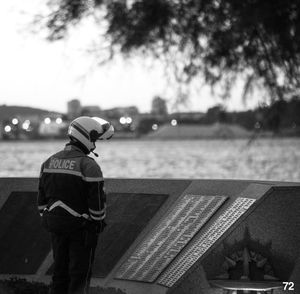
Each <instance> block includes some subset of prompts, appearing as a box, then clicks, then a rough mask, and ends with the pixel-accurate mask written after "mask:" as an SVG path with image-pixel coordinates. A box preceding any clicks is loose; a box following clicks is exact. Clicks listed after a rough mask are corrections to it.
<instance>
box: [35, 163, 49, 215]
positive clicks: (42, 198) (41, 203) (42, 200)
mask: <svg viewBox="0 0 300 294" xmlns="http://www.w3.org/2000/svg"><path fill="white" fill-rule="evenodd" d="M43 169H44V164H42V167H41V171H40V177H39V185H38V196H37V206H38V210H39V214H40V216H42V215H43V211H44V209H45V208H46V207H47V199H46V195H45V191H44V183H43Z"/></svg>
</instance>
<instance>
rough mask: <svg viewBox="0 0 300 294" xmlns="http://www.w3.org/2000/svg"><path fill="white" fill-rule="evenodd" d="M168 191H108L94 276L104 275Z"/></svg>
mask: <svg viewBox="0 0 300 294" xmlns="http://www.w3.org/2000/svg"><path fill="white" fill-rule="evenodd" d="M167 197H168V196H167V195H155V194H133V193H129V194H125V193H123V194H120V193H111V194H109V195H108V197H107V198H108V209H107V227H106V229H105V231H104V232H103V234H101V235H100V239H99V244H98V247H97V251H96V255H95V264H94V273H93V276H94V277H105V276H106V275H107V274H108V273H109V272H110V271H111V270H112V268H113V267H114V266H115V265H116V263H117V262H118V261H119V259H120V258H121V257H122V255H123V254H124V253H125V252H126V251H127V249H128V248H129V246H130V245H131V244H132V243H133V242H134V240H135V239H136V238H137V236H138V235H139V234H140V233H141V231H142V230H143V229H144V227H145V226H146V225H147V224H148V222H149V221H150V220H151V218H152V217H153V216H154V214H155V213H156V212H157V210H158V209H159V208H160V207H161V205H162V204H163V203H164V201H165V200H166V199H167Z"/></svg>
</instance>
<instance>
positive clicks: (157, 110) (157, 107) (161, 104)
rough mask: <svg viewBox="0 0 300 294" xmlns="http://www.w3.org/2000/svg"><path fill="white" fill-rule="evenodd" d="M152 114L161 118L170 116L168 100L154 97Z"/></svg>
mask: <svg viewBox="0 0 300 294" xmlns="http://www.w3.org/2000/svg"><path fill="white" fill-rule="evenodd" d="M151 113H152V114H154V115H161V116H166V115H168V109H167V103H166V100H165V99H162V98H160V97H158V96H156V97H154V98H153V100H152V107H151Z"/></svg>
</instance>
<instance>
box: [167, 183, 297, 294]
mask: <svg viewBox="0 0 300 294" xmlns="http://www.w3.org/2000/svg"><path fill="white" fill-rule="evenodd" d="M189 188H190V187H189ZM248 190H249V189H248ZM256 190H257V189H256ZM253 191H254V190H253ZM257 191H258V190H257ZM262 191H263V190H262ZM248 192H249V193H248ZM248 192H247V194H248V195H247V194H246V195H245V194H244V193H241V195H243V194H244V195H245V196H250V195H251V191H250V190H249V191H248ZM224 237H225V238H223V240H222V242H219V244H216V246H215V247H213V248H212V249H211V250H210V251H209V252H208V254H206V255H204V257H203V258H202V259H201V260H200V261H198V262H197V263H196V264H195V265H194V266H193V267H192V268H191V270H190V271H188V272H187V273H186V275H185V276H184V277H183V278H182V279H181V280H179V282H178V283H177V284H176V285H175V286H174V287H173V288H171V289H169V291H168V293H172V294H174V293H176V294H177V293H178V294H179V293H196V292H195V291H196V290H195V289H197V288H198V289H199V292H198V293H202V292H203V293H210V292H209V291H216V292H213V293H218V290H217V289H214V290H213V289H211V290H209V289H206V290H203V291H202V292H201V287H202V286H201V285H205V284H206V282H207V280H210V279H214V278H216V277H217V276H218V275H221V274H224V272H225V270H224V267H223V264H224V261H225V256H230V254H233V253H234V252H236V251H238V250H241V249H243V248H244V247H247V248H249V250H252V251H254V252H257V253H259V254H261V255H262V256H264V257H266V258H267V267H264V271H267V269H268V267H271V270H270V269H269V270H270V273H272V274H273V275H274V276H275V277H277V278H278V279H279V280H281V281H292V282H293V283H294V284H295V291H294V292H293V293H300V290H299V286H300V187H299V186H294V187H291V186H290V187H288V186H287V185H283V186H282V187H280V186H278V185H276V186H275V187H272V186H271V185H270V190H269V191H268V193H266V194H265V195H264V196H263V197H262V199H261V201H257V204H256V206H255V207H254V208H253V210H252V211H250V213H249V215H248V216H247V217H245V218H244V219H243V220H242V221H241V222H240V223H239V224H238V225H237V226H235V228H234V229H233V230H232V231H231V232H230V233H229V234H227V236H226V235H225V236H224ZM203 269H204V272H205V275H206V277H204V276H203V271H202V270H203ZM274 293H282V290H276V291H275V292H274Z"/></svg>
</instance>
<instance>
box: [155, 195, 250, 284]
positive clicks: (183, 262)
mask: <svg viewBox="0 0 300 294" xmlns="http://www.w3.org/2000/svg"><path fill="white" fill-rule="evenodd" d="M254 202H255V199H250V198H237V199H236V200H235V201H234V202H233V203H232V204H231V206H230V207H229V208H228V209H227V210H226V211H224V212H223V213H222V215H221V216H220V217H219V218H218V219H217V220H216V221H215V222H214V223H213V224H212V225H211V226H210V227H209V228H208V229H206V230H205V231H203V232H199V233H198V234H197V235H196V236H195V237H194V238H193V240H192V241H191V242H189V244H188V245H187V246H186V247H185V248H184V249H183V250H182V251H181V252H180V254H179V255H178V256H177V257H176V259H175V260H174V261H172V263H171V264H170V265H169V267H168V268H167V270H166V271H164V272H163V273H162V275H161V276H160V277H159V279H158V283H159V284H161V285H164V286H167V287H171V286H173V285H174V284H175V283H176V282H177V280H178V279H179V278H180V277H181V276H182V275H183V274H184V273H185V272H186V271H187V270H188V269H189V268H190V267H191V266H192V265H193V264H194V263H195V262H196V261H197V260H198V259H199V258H200V257H201V256H202V255H203V254H204V253H205V252H206V251H207V250H208V249H209V248H210V247H211V246H212V245H213V244H214V243H215V242H216V241H217V240H218V239H219V238H220V237H221V236H222V235H223V234H224V233H225V232H226V231H227V230H228V229H229V228H230V227H231V226H232V225H233V224H234V223H235V222H236V221H237V220H238V219H239V218H240V217H241V216H242V215H243V214H244V213H245V212H246V211H247V210H248V208H249V207H250V206H251V205H252V204H253V203H254Z"/></svg>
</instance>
